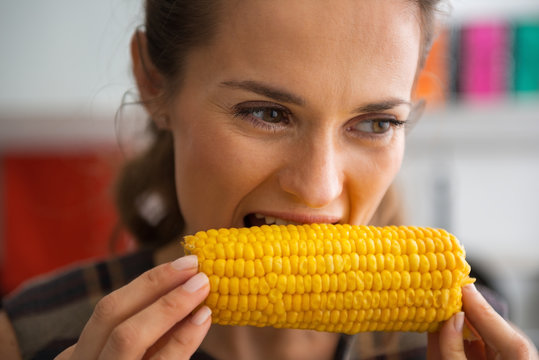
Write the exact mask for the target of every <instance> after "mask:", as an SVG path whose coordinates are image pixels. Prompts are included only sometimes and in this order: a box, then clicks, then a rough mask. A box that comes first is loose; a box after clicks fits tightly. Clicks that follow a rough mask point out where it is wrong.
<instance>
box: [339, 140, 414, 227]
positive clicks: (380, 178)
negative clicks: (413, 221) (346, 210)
mask: <svg viewBox="0 0 539 360" xmlns="http://www.w3.org/2000/svg"><path fill="white" fill-rule="evenodd" d="M403 155H404V136H400V135H399V136H398V137H397V138H396V139H395V141H394V142H393V144H392V145H391V146H390V147H388V148H385V149H383V150H379V151H378V150H375V151H372V152H370V153H369V154H363V156H362V157H361V158H358V159H357V160H356V161H355V162H354V163H355V164H358V166H355V167H354V170H353V173H351V175H350V179H351V181H350V186H349V193H350V199H349V200H350V221H351V222H352V223H354V224H365V223H367V222H368V221H369V220H370V219H371V218H372V216H373V215H374V213H375V211H376V209H377V208H378V205H379V204H380V201H381V200H382V198H383V196H384V194H385V193H386V191H387V189H388V188H389V186H390V185H391V183H392V182H393V180H394V179H395V176H396V175H397V173H398V171H399V169H400V166H401V163H402V158H403Z"/></svg>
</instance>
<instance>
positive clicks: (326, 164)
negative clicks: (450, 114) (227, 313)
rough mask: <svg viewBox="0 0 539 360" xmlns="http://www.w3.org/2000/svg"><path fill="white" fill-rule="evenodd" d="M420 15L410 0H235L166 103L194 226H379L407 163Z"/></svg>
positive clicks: (180, 184)
mask: <svg viewBox="0 0 539 360" xmlns="http://www.w3.org/2000/svg"><path fill="white" fill-rule="evenodd" d="M417 11H418V10H417V9H416V5H414V2H411V1H408V0H395V1H379V0H363V1H357V0H350V1H331V2H330V1H313V0H295V1H289V0H272V1H266V0H251V1H228V2H227V4H226V6H225V8H224V12H223V13H222V14H221V15H220V19H221V22H220V24H219V26H218V34H217V36H216V38H214V41H213V42H212V43H211V45H207V46H205V47H202V48H199V49H196V50H194V51H192V52H191V53H190V55H189V57H188V58H187V61H186V65H185V72H184V79H183V81H182V84H181V90H180V91H179V92H178V94H177V96H175V97H174V99H173V101H171V103H170V105H169V108H168V111H169V115H170V119H171V123H170V127H171V130H172V132H173V135H174V144H175V145H174V146H175V150H174V151H175V159H176V160H175V161H176V180H175V181H176V186H177V190H178V201H179V204H180V209H181V212H182V214H183V216H184V218H185V222H186V232H187V233H193V232H196V231H199V230H206V229H209V228H218V227H242V226H250V225H260V224H263V223H270V224H271V223H275V222H277V223H278V224H279V223H282V222H284V223H312V222H327V223H350V224H365V223H367V222H368V221H369V219H370V218H371V216H372V215H373V214H374V211H375V210H376V208H377V206H378V204H379V202H380V200H381V199H382V197H383V195H384V193H385V191H386V190H387V188H388V187H389V185H390V184H391V182H392V180H393V179H394V177H395V175H396V173H397V171H398V169H399V168H400V164H401V161H402V157H403V152H404V126H403V124H402V122H404V121H406V119H407V116H408V114H409V112H410V104H409V102H410V94H411V90H412V85H413V81H414V76H415V71H416V67H417V62H418V55H419V42H420V29H419V23H418V13H417Z"/></svg>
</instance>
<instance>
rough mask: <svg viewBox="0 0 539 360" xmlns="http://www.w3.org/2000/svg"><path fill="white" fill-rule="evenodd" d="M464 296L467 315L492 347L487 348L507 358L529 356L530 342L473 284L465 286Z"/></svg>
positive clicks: (524, 357)
mask: <svg viewBox="0 0 539 360" xmlns="http://www.w3.org/2000/svg"><path fill="white" fill-rule="evenodd" d="M462 296H463V308H464V311H465V313H466V317H467V318H468V319H469V320H470V322H471V324H472V326H473V327H474V328H475V329H476V330H477V331H478V332H479V334H480V335H481V338H482V339H483V340H484V342H485V343H486V345H487V347H490V348H491V349H487V350H489V351H493V352H495V353H499V355H501V357H502V358H507V359H528V358H529V356H530V352H531V347H530V345H529V344H528V342H527V341H526V340H525V339H524V337H522V336H521V335H520V334H519V333H518V332H516V331H515V330H514V329H513V328H512V327H511V325H509V324H508V323H507V322H506V321H505V320H504V319H503V318H502V317H501V316H500V315H499V314H498V313H497V312H496V311H495V310H494V309H493V308H492V307H491V306H490V305H489V303H488V302H487V301H486V300H485V298H484V297H483V296H482V295H481V294H480V293H479V292H478V291H477V289H476V288H475V286H474V285H473V284H472V285H467V286H465V287H463V290H462Z"/></svg>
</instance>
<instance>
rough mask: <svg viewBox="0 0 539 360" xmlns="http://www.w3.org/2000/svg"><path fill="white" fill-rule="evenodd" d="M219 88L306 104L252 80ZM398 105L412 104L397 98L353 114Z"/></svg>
mask: <svg viewBox="0 0 539 360" xmlns="http://www.w3.org/2000/svg"><path fill="white" fill-rule="evenodd" d="M221 86H225V87H230V88H233V89H241V90H247V91H251V92H253V93H255V94H258V95H262V96H265V97H268V98H270V99H274V100H276V101H281V102H286V103H291V104H295V105H300V106H303V105H305V103H306V102H305V99H303V98H302V97H301V96H298V95H295V94H292V93H290V92H287V91H285V90H282V89H279V88H276V87H273V86H270V85H267V84H264V83H261V82H258V81H253V80H245V81H223V82H222V83H221ZM400 105H407V106H409V107H412V103H411V102H409V101H407V100H404V99H399V98H388V99H384V100H382V101H378V102H373V103H367V104H364V105H361V106H359V107H358V108H356V109H355V111H354V112H355V113H369V112H379V111H385V110H390V109H393V108H395V107H397V106H400Z"/></svg>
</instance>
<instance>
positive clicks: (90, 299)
mask: <svg viewBox="0 0 539 360" xmlns="http://www.w3.org/2000/svg"><path fill="white" fill-rule="evenodd" d="M153 255H154V252H153V251H151V250H141V251H138V252H136V253H132V254H128V255H124V256H120V257H114V258H110V259H106V260H102V261H97V262H92V263H85V264H82V265H78V266H75V267H71V268H69V269H65V270H62V271H59V272H55V273H54V274H51V275H47V276H45V277H40V278H38V279H35V280H32V281H30V282H28V283H26V284H24V285H23V286H22V287H21V288H19V289H18V290H16V291H15V292H14V293H12V294H10V295H9V296H8V297H6V298H5V299H3V307H4V309H3V310H4V311H5V313H4V318H3V319H2V321H3V322H4V325H6V324H7V325H6V326H8V327H10V328H11V329H12V331H11V333H14V335H15V338H16V341H17V343H18V344H19V348H20V349H21V353H22V356H23V357H24V358H35V356H36V354H40V353H41V354H43V353H44V352H45V353H47V354H48V355H52V354H55V353H57V352H58V350H62V349H65V348H66V347H68V346H70V345H72V344H73V343H75V342H76V340H77V339H78V337H79V335H80V333H81V331H82V329H83V328H84V325H85V324H86V322H87V321H88V319H89V318H90V316H91V314H92V312H93V309H94V307H95V305H96V304H97V302H98V301H99V300H100V299H101V298H102V297H103V296H104V295H106V294H107V293H109V292H111V291H113V290H115V289H117V288H119V287H122V286H123V285H125V284H127V283H128V282H129V281H131V280H132V279H134V278H135V277H137V276H138V275H140V274H141V273H142V272H144V271H146V270H148V269H150V268H151V267H153V265H154V259H153V257H154V256H153ZM1 333H3V331H2V332H1ZM0 355H1V353H0ZM48 355H47V356H48ZM48 357H49V358H50V357H54V356H48ZM0 358H4V357H2V356H0Z"/></svg>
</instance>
